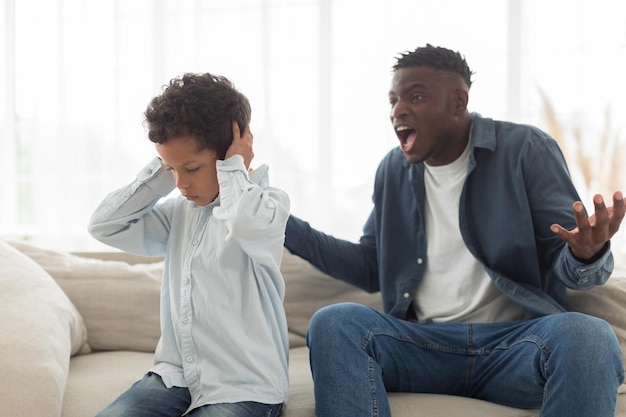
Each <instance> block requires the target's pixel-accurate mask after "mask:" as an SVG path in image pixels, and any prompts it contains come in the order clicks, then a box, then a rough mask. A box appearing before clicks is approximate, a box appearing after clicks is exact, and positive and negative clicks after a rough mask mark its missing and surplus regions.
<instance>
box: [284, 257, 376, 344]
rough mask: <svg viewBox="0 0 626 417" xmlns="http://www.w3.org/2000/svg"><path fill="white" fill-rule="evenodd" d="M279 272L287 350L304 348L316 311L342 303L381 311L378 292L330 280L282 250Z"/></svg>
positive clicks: (300, 259)
mask: <svg viewBox="0 0 626 417" xmlns="http://www.w3.org/2000/svg"><path fill="white" fill-rule="evenodd" d="M281 271H282V274H283V277H284V279H285V287H286V290H285V303H284V305H285V312H286V314H287V325H288V327H289V337H290V344H291V347H299V346H304V345H305V344H306V343H305V336H306V331H307V328H308V327H309V321H310V320H311V316H312V315H313V313H315V312H316V311H317V310H319V309H320V308H322V307H324V306H327V305H331V304H336V303H340V302H344V301H352V302H355V303H360V304H364V305H367V306H370V307H372V308H375V309H377V310H379V311H382V299H381V297H380V293H374V294H368V293H366V292H365V291H363V290H361V289H360V288H357V287H355V286H353V285H350V284H346V283H344V282H342V281H339V280H336V279H333V278H331V277H329V276H328V275H326V274H324V273H322V272H321V271H319V270H318V269H316V268H314V267H313V266H311V264H310V263H308V262H307V261H305V260H304V259H302V258H300V257H298V256H296V255H293V254H291V253H290V252H289V251H287V250H286V249H285V251H284V255H283V261H282V264H281Z"/></svg>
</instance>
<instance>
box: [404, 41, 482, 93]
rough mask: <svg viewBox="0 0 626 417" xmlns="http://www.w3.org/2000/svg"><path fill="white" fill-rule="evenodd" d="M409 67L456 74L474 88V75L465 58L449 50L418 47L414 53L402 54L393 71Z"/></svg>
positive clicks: (427, 45)
mask: <svg viewBox="0 0 626 417" xmlns="http://www.w3.org/2000/svg"><path fill="white" fill-rule="evenodd" d="M408 67H429V68H434V69H437V70H444V71H450V72H455V73H457V74H459V75H460V76H461V77H462V78H463V80H464V81H465V84H467V88H470V87H471V86H472V75H474V73H473V72H472V71H471V70H470V69H469V67H468V65H467V62H466V61H465V57H463V56H462V55H461V54H460V53H458V52H454V51H452V50H450V49H447V48H442V47H440V46H432V45H431V44H426V46H423V47H418V48H417V49H415V50H414V51H406V52H402V53H400V56H399V57H398V58H396V63H395V65H394V66H393V70H394V71H396V70H398V69H400V68H408Z"/></svg>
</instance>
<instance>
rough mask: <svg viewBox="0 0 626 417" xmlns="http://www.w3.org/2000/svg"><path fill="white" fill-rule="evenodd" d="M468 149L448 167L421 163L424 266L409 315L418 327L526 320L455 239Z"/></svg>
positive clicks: (459, 239) (517, 306) (456, 237)
mask: <svg viewBox="0 0 626 417" xmlns="http://www.w3.org/2000/svg"><path fill="white" fill-rule="evenodd" d="M470 149H471V146H470V141H468V145H467V147H466V149H465V151H464V152H463V154H462V155H461V156H460V157H459V158H458V159H457V160H456V161H454V162H452V163H451V164H448V165H443V166H429V165H427V164H425V167H426V170H425V186H426V203H425V222H426V239H427V242H428V249H427V255H428V258H427V259H428V261H427V264H426V272H425V274H424V277H423V279H422V282H421V283H420V286H419V288H418V290H417V293H416V295H415V301H416V302H415V306H416V309H415V313H416V316H417V319H418V322H420V323H428V322H449V321H455V322H472V323H480V322H482V323H486V322H501V321H510V320H521V319H523V318H526V313H525V311H524V310H523V309H522V307H520V306H519V305H517V304H516V303H514V302H513V301H511V300H510V299H509V298H508V297H507V296H506V295H504V293H502V292H501V291H500V290H499V289H498V288H497V287H496V286H495V285H494V284H493V282H492V281H491V278H489V275H488V274H487V273H486V272H485V269H484V268H483V266H482V265H481V264H480V262H478V261H477V260H476V258H474V256H473V255H472V254H471V253H470V251H469V250H468V249H467V247H466V246H465V243H464V242H463V238H462V237H461V231H460V228H459V200H460V197H461V191H462V189H463V184H464V183H465V178H466V176H467V167H468V165H469V156H470Z"/></svg>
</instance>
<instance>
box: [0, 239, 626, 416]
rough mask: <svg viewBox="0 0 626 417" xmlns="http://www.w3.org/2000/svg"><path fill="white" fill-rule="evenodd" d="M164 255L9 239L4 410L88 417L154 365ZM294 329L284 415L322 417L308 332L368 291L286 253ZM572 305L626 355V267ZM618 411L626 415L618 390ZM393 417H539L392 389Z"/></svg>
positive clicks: (3, 299)
mask: <svg viewBox="0 0 626 417" xmlns="http://www.w3.org/2000/svg"><path fill="white" fill-rule="evenodd" d="M162 265H163V264H162V261H161V260H160V259H153V258H143V257H137V256H133V255H129V254H125V253H114V252H111V253H99V254H70V253H65V252H61V251H55V250H51V249H47V248H42V247H38V246H35V245H32V244H28V243H24V242H16V241H4V240H0V289H1V292H0V375H2V377H1V378H0V404H1V405H2V406H1V409H2V412H1V413H0V414H1V415H2V416H11V417H38V416H39V417H57V416H62V417H89V416H93V415H94V414H95V413H97V412H98V411H99V410H100V409H102V408H103V407H104V406H106V405H107V404H108V403H110V402H111V401H112V400H113V399H115V398H116V397H117V395H118V394H120V393H121V392H122V391H123V390H125V389H126V388H127V387H128V386H130V384H132V383H133V382H134V381H136V380H137V379H139V378H140V377H141V376H142V375H143V373H144V372H145V371H146V370H147V369H148V368H149V367H150V366H151V365H152V352H153V350H154V347H155V345H156V343H157V340H158V337H159V312H158V310H159V283H160V274H161V269H162ZM282 270H283V274H284V278H285V282H286V286H287V290H286V293H287V296H286V300H285V309H286V311H287V318H288V322H289V330H290V345H291V352H290V378H291V381H290V387H291V392H290V400H289V404H288V407H287V411H286V412H285V413H284V417H313V416H314V415H315V413H314V408H315V406H314V400H313V383H312V380H311V374H310V370H309V365H308V351H307V348H306V346H305V342H304V336H305V333H306V328H307V325H308V322H309V318H310V317H311V315H312V314H313V313H314V312H315V311H316V310H317V309H318V308H320V307H322V306H324V305H327V304H331V303H335V302H340V301H355V302H359V303H363V304H367V305H370V306H373V307H375V308H380V302H379V296H378V295H377V294H373V295H371V294H365V293H364V292H362V291H360V290H357V289H354V288H352V287H350V286H348V285H346V284H343V283H340V282H338V281H336V280H333V279H331V278H329V277H327V276H325V275H323V274H321V273H320V272H318V271H317V270H315V269H313V268H312V267H311V266H309V264H308V263H306V262H304V261H303V260H301V259H300V258H297V257H295V256H293V255H290V254H289V253H288V252H285V257H284V259H283V265H282ZM569 304H570V309H572V310H577V311H583V312H587V313H589V314H594V315H597V316H600V317H603V318H605V319H606V320H608V321H609V322H610V323H611V324H612V325H613V327H614V328H615V331H616V333H617V335H618V337H619V339H620V343H621V345H622V348H623V350H624V351H626V274H624V271H623V270H620V271H617V272H616V273H614V277H613V278H612V279H611V281H610V282H609V283H608V284H607V285H605V286H603V287H599V288H596V289H594V290H592V291H587V292H573V291H572V292H570V294H569ZM618 398H619V400H618V413H617V415H618V416H619V417H626V387H625V386H624V385H623V386H622V387H620V395H619V397H618ZM390 401H391V407H392V411H393V415H394V417H405V416H406V417H408V416H412V417H415V416H426V417H490V416H493V417H496V416H497V417H512V416H539V411H538V410H518V409H513V408H508V407H503V406H499V405H495V404H490V403H486V402H484V401H478V400H473V399H468V398H461V397H451V396H443V395H439V396H438V395H424V394H397V393H396V394H390Z"/></svg>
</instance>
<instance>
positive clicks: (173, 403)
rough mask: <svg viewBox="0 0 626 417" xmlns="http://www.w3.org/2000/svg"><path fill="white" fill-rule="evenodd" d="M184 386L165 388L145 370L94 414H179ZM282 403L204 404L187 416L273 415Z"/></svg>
mask: <svg viewBox="0 0 626 417" xmlns="http://www.w3.org/2000/svg"><path fill="white" fill-rule="evenodd" d="M190 403H191V396H190V395H189V390H188V389H187V388H180V387H172V388H166V387H165V385H164V384H163V381H162V380H161V377H160V376H159V375H157V374H154V373H151V372H148V373H147V374H146V375H144V377H143V379H141V380H140V381H137V382H136V383H135V384H134V385H133V386H132V387H130V388H129V389H128V390H127V391H126V392H124V393H123V394H122V395H120V396H119V397H118V398H117V399H116V400H115V401H114V402H113V403H112V404H111V405H109V406H108V407H107V408H105V409H104V410H103V411H101V412H100V413H99V414H98V415H97V416H96V417H180V416H182V415H183V413H184V412H185V411H186V410H187V408H188V407H189V404H190ZM282 409H283V405H282V404H261V403H257V402H251V401H248V402H240V403H232V404H231V403H223V404H212V405H205V406H203V407H200V408H196V409H195V410H193V411H191V412H190V413H189V414H187V416H189V417H277V416H279V415H280V414H281V412H282Z"/></svg>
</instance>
